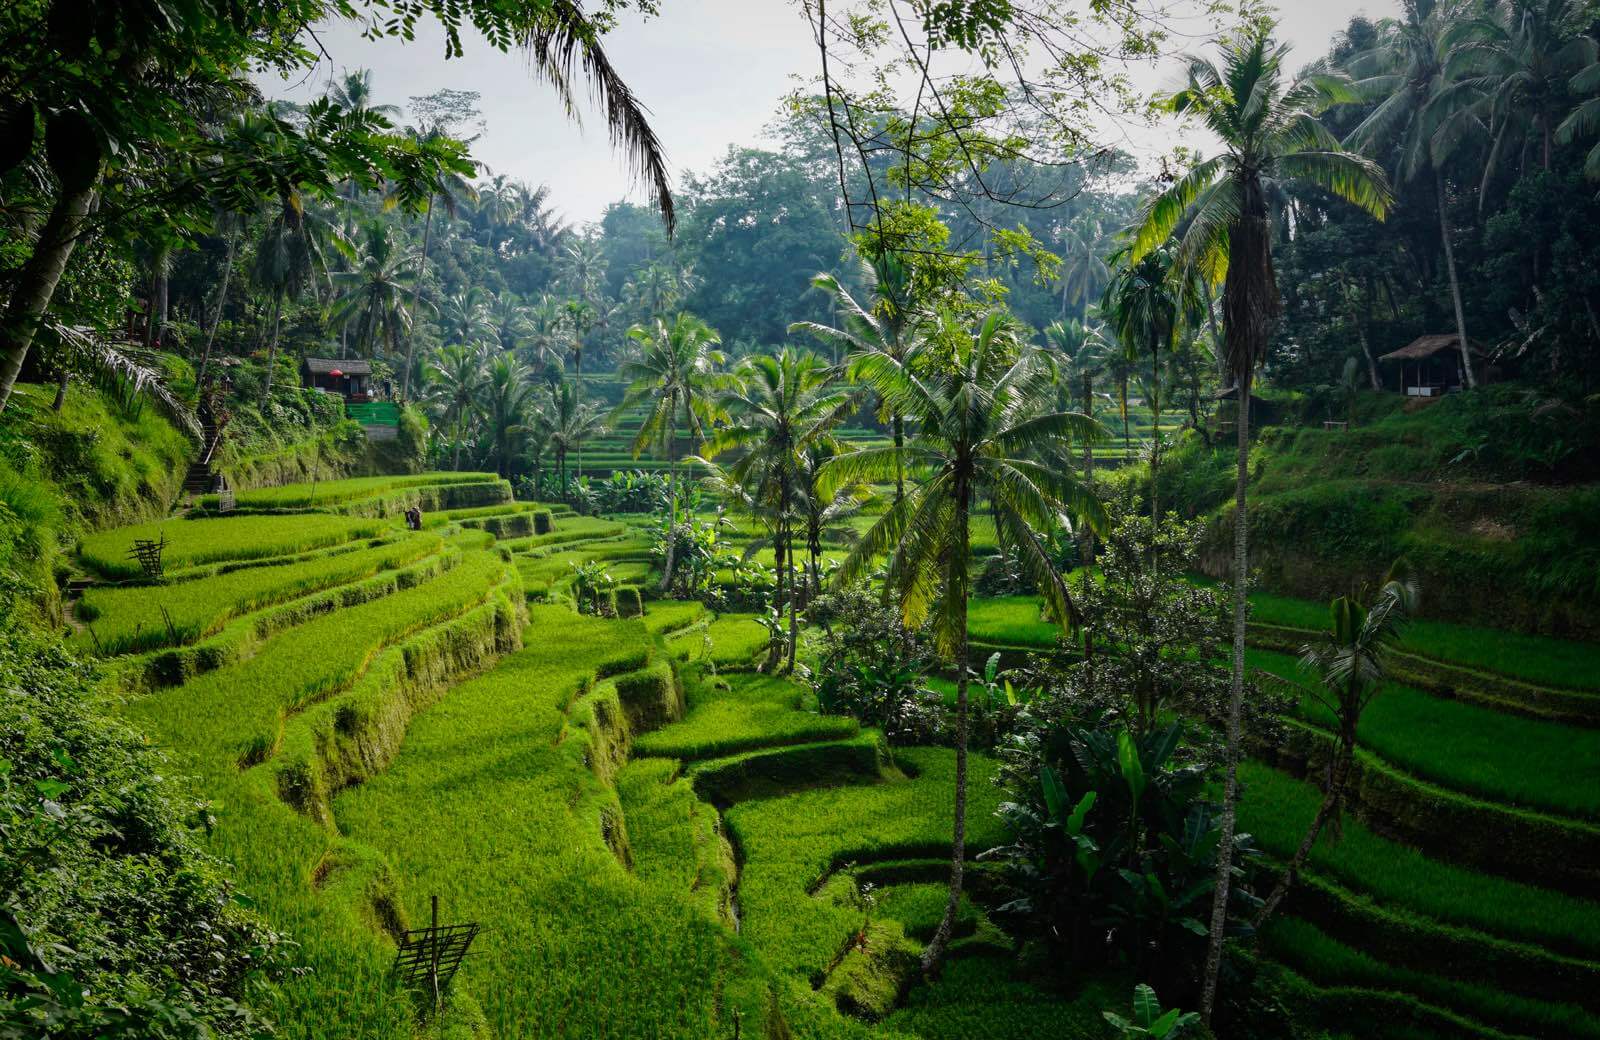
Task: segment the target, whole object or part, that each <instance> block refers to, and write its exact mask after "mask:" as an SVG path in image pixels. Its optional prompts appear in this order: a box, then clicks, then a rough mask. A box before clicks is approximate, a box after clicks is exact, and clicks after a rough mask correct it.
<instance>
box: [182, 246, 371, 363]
mask: <svg viewBox="0 0 1600 1040" xmlns="http://www.w3.org/2000/svg"><path fill="white" fill-rule="evenodd" d="M238 251H239V229H238V228H235V229H234V231H233V234H231V235H229V236H228V258H227V260H225V261H224V262H223V265H222V284H221V285H220V286H218V287H217V308H216V310H215V311H214V312H213V313H212V315H211V329H210V331H208V332H207V333H206V345H205V348H204V349H203V350H201V352H200V371H198V372H196V373H195V377H194V381H195V385H196V386H205V385H206V368H207V366H209V365H210V364H211V347H212V345H213V344H215V343H216V342H217V329H218V328H219V327H220V326H221V325H222V308H223V306H224V305H225V304H226V303H227V302H228V283H229V282H231V281H232V280H233V258H234V256H235V255H236V254H237V253H238ZM341 335H342V333H341Z"/></svg>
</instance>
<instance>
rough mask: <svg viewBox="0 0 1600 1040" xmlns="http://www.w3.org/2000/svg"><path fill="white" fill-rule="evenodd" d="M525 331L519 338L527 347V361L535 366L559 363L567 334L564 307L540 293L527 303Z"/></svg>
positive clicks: (563, 354)
mask: <svg viewBox="0 0 1600 1040" xmlns="http://www.w3.org/2000/svg"><path fill="white" fill-rule="evenodd" d="M527 323H528V328H527V335H526V338H525V339H524V340H523V343H524V345H525V346H526V347H527V350H528V362H529V364H531V365H533V366H534V367H535V368H548V367H549V366H551V365H555V366H558V367H559V366H560V365H561V363H562V361H563V359H564V357H565V355H566V350H567V344H568V342H570V339H569V337H568V335H567V311H566V308H565V307H564V306H563V305H562V303H561V301H560V300H557V299H556V298H555V297H554V296H551V295H550V294H549V293H543V294H541V295H540V297H539V298H538V299H537V300H535V301H534V302H533V304H532V305H531V306H529V307H528V311H527Z"/></svg>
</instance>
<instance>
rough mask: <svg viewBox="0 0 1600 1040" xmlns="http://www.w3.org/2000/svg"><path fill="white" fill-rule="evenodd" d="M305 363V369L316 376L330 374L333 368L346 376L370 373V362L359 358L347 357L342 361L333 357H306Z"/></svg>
mask: <svg viewBox="0 0 1600 1040" xmlns="http://www.w3.org/2000/svg"><path fill="white" fill-rule="evenodd" d="M305 365H306V371H308V372H310V373H311V374H312V375H318V376H325V375H330V374H332V373H333V371H334V369H338V370H339V371H340V372H343V373H344V374H345V375H347V376H370V375H371V374H372V362H370V361H363V360H361V359H360V358H347V359H345V360H344V361H336V360H334V359H333V358H320V357H308V358H306V360H305Z"/></svg>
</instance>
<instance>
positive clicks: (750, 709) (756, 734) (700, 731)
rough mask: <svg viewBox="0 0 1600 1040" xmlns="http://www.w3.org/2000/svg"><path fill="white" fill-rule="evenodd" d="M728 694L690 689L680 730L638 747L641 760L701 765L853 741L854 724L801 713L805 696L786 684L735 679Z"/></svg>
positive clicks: (700, 687)
mask: <svg viewBox="0 0 1600 1040" xmlns="http://www.w3.org/2000/svg"><path fill="white" fill-rule="evenodd" d="M727 686H728V688H727V689H725V690H724V689H719V688H717V687H716V686H714V685H711V684H709V683H701V684H697V685H695V686H693V687H691V688H690V696H689V714H688V717H687V718H686V719H685V720H684V721H683V722H681V723H679V724H678V725H675V726H672V727H669V728H668V729H665V730H660V731H657V732H655V733H647V734H645V735H644V736H643V737H641V738H639V740H638V742H637V743H636V744H635V745H634V747H635V751H636V752H637V753H638V754H642V755H663V756H667V757H670V758H681V759H697V758H713V757H716V756H719V755H731V754H735V753H737V752H740V751H749V750H751V749H753V748H758V747H766V746H771V745H776V744H801V743H806V742H809V741H817V740H835V739H841V738H846V737H853V736H855V735H856V734H857V733H859V732H860V729H861V727H860V726H859V725H858V724H857V723H856V721H855V720H854V719H849V718H843V717H841V716H837V715H818V714H816V713H815V712H809V711H802V710H800V707H799V701H800V697H801V695H802V693H803V691H802V690H801V689H800V688H799V687H797V686H796V685H795V684H794V683H792V682H790V681H788V680H787V679H782V678H778V677H775V676H764V675H754V674H749V675H732V676H729V677H728V680H727Z"/></svg>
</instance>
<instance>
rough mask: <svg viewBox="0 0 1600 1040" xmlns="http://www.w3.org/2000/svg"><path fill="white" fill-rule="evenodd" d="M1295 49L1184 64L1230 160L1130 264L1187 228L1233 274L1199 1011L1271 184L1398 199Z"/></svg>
mask: <svg viewBox="0 0 1600 1040" xmlns="http://www.w3.org/2000/svg"><path fill="white" fill-rule="evenodd" d="M1286 57H1287V51H1286V49H1285V48H1284V47H1282V46H1280V45H1277V44H1274V43H1273V41H1272V25H1271V23H1266V24H1259V25H1253V26H1251V27H1249V28H1247V29H1245V30H1243V31H1241V32H1240V33H1239V34H1237V35H1236V36H1234V37H1232V38H1230V39H1228V40H1227V41H1225V42H1224V43H1223V47H1222V60H1221V63H1220V64H1218V63H1216V62H1213V61H1211V60H1210V59H1207V58H1205V57H1200V56H1194V57H1191V58H1189V59H1188V77H1187V82H1186V84H1185V85H1184V86H1183V87H1182V88H1181V89H1179V90H1178V91H1176V92H1175V93H1173V94H1172V95H1170V96H1169V97H1168V98H1167V99H1166V100H1165V104H1166V107H1167V108H1168V109H1169V110H1170V111H1172V112H1174V113H1176V114H1179V115H1191V116H1195V117H1197V118H1198V119H1199V120H1200V121H1201V122H1202V123H1203V124H1204V125H1205V126H1206V127H1207V128H1208V129H1209V130H1210V131H1211V132H1212V133H1214V134H1215V135H1216V136H1217V137H1218V138H1219V139H1220V140H1221V142H1222V148H1223V150H1222V152H1221V153H1220V154H1218V155H1216V156H1213V157H1211V158H1208V159H1205V160H1203V161H1201V162H1199V163H1197V164H1196V165H1195V166H1194V167H1193V168H1192V169H1190V170H1189V171H1188V172H1187V173H1185V174H1184V175H1183V176H1182V177H1180V178H1178V180H1177V181H1175V182H1174V183H1173V184H1171V185H1170V186H1169V187H1167V188H1166V189H1165V190H1164V191H1162V192H1161V193H1159V194H1158V195H1156V196H1155V197H1154V198H1153V199H1152V200H1151V201H1150V203H1149V205H1148V206H1147V207H1146V208H1145V211H1144V213H1143V215H1142V218H1141V220H1140V222H1139V224H1138V225H1137V229H1136V231H1135V234H1134V237H1133V242H1132V250H1131V253H1130V256H1129V259H1130V261H1135V262H1136V261H1138V260H1140V259H1142V258H1143V257H1144V256H1145V254H1147V253H1149V252H1151V251H1152V250H1155V249H1157V248H1159V247H1160V246H1162V245H1163V244H1165V243H1166V242H1167V240H1168V239H1169V238H1171V237H1172V235H1173V232H1174V231H1176V230H1177V228H1178V226H1179V224H1180V223H1181V222H1182V221H1184V220H1185V219H1187V221H1188V225H1187V227H1186V228H1185V229H1184V231H1183V234H1182V236H1181V237H1180V238H1179V244H1178V262H1179V263H1181V264H1183V265H1184V266H1185V267H1189V268H1192V269H1196V270H1207V269H1210V270H1215V269H1217V268H1219V267H1221V266H1222V265H1224V264H1225V265H1226V275H1225V280H1224V281H1223V293H1222V312H1223V321H1224V330H1225V331H1224V348H1225V351H1226V357H1227V369H1228V374H1229V376H1230V377H1231V378H1232V380H1233V383H1234V386H1235V387H1236V389H1237V392H1238V402H1239V414H1238V421H1237V422H1236V423H1235V428H1236V430H1237V434H1238V458H1237V465H1236V469H1235V481H1234V513H1233V570H1232V581H1233V682H1232V689H1231V690H1230V694H1229V703H1228V718H1227V738H1226V740H1227V747H1226V756H1225V757H1226V767H1225V776H1224V782H1223V807H1222V836H1221V842H1222V844H1221V848H1220V849H1219V851H1218V855H1217V884H1216V889H1215V891H1214V892H1213V893H1212V913H1211V938H1210V946H1209V949H1208V951H1207V955H1206V966H1205V974H1204V978H1203V981H1202V987H1203V989H1202V995H1201V1014H1202V1016H1204V1017H1205V1018H1206V1019H1207V1020H1208V1021H1209V1019H1210V1015H1211V1011H1212V1008H1213V1006H1214V1004H1215V1001H1216V989H1217V976H1218V973H1219V971H1220V969H1221V965H1222V941H1223V933H1224V931H1225V929H1226V925H1227V910H1228V887H1229V884H1230V882H1231V881H1232V878H1233V868H1234V864H1233V846H1234V841H1235V832H1236V828H1237V822H1238V821H1237V816H1238V813H1237V802H1238V762H1239V748H1240V742H1241V739H1242V738H1241V734H1240V728H1241V715H1242V712H1243V703H1242V702H1243V698H1244V684H1245V673H1244V668H1245V665H1244V637H1245V620H1246V618H1247V616H1248V612H1249V605H1248V601H1247V599H1246V596H1247V593H1248V590H1249V581H1248V573H1249V571H1248V564H1249V541H1248V522H1247V512H1246V502H1245V493H1246V489H1247V486H1248V482H1249V449H1250V390H1251V384H1252V381H1253V379H1254V376H1255V371H1256V368H1257V367H1258V366H1259V365H1260V364H1261V361H1262V359H1263V357H1264V355H1265V353H1266V348H1267V342H1268V340H1269V339H1270V337H1271V334H1272V329H1273V327H1274V326H1275V324H1276V322H1277V317H1278V311H1279V306H1280V304H1279V298H1278V287H1277V278H1276V276H1275V275H1274V273H1273V266H1272V227H1271V222H1270V218H1269V215H1268V211H1267V185H1268V184H1269V183H1270V182H1271V181H1273V180H1275V179H1276V180H1283V181H1291V180H1292V181H1301V182H1304V183H1307V184H1311V185H1315V186H1318V187H1321V188H1323V189H1324V190H1327V191H1328V192H1330V193H1332V194H1333V195H1335V196H1338V197H1339V198H1343V199H1345V200H1346V201H1348V202H1351V203H1352V204H1354V205H1356V206H1359V207H1361V208H1362V209H1364V210H1366V211H1367V212H1369V213H1371V214H1372V215H1373V216H1375V217H1378V218H1380V219H1381V218H1382V217H1383V216H1385V215H1386V214H1387V212H1388V209H1389V205H1390V202H1391V198H1390V194H1389V187H1388V184H1387V182H1386V180H1385V178H1384V175H1383V171H1382V169H1380V168H1379V167H1378V166H1377V164H1376V163H1374V162H1373V161H1372V160H1370V159H1368V158H1366V157H1364V156H1361V155H1358V154H1355V153H1352V152H1348V151H1346V150H1345V149H1344V148H1343V147H1342V146H1341V145H1340V143H1339V141H1338V140H1337V139H1336V138H1335V137H1334V136H1333V135H1332V134H1331V133H1330V132H1329V131H1328V129H1327V128H1326V127H1325V126H1323V124H1322V123H1321V121H1320V120H1319V119H1318V116H1319V115H1320V114H1321V113H1322V112H1323V111H1325V110H1326V109H1327V108H1328V107H1330V106H1332V105H1334V104H1337V103H1340V102H1347V101H1356V100H1359V98H1360V97H1361V95H1360V94H1359V93H1358V92H1357V91H1356V89H1355V88H1354V87H1353V85H1352V84H1351V83H1350V81H1349V79H1348V78H1346V77H1344V76H1342V75H1340V74H1337V73H1334V72H1332V71H1330V70H1329V69H1328V68H1327V66H1326V65H1325V64H1323V63H1316V64H1313V65H1312V66H1311V67H1310V68H1308V69H1307V70H1306V71H1304V72H1303V73H1302V74H1301V75H1300V76H1298V77H1296V78H1295V79H1293V80H1292V81H1288V82H1286V81H1285V75H1284V69H1283V65H1284V61H1285V59H1286Z"/></svg>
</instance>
